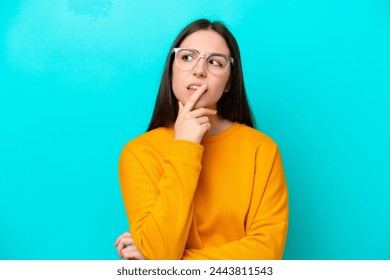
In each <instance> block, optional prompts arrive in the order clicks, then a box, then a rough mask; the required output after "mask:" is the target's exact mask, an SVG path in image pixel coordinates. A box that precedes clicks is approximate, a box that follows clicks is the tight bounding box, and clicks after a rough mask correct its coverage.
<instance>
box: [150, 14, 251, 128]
mask: <svg viewBox="0 0 390 280" xmlns="http://www.w3.org/2000/svg"><path fill="white" fill-rule="evenodd" d="M199 30H213V31H215V32H217V33H218V34H220V35H221V36H222V37H223V38H224V39H225V41H226V44H227V45H228V47H229V50H230V55H231V57H233V58H234V65H232V67H230V78H229V82H228V83H229V87H228V88H229V93H228V94H223V95H222V97H221V98H220V100H219V101H218V103H217V111H218V115H219V116H220V117H222V118H223V119H228V120H230V121H232V122H238V123H242V124H246V125H247V126H250V127H253V126H254V123H253V118H252V112H251V110H250V108H249V104H248V100H247V97H246V91H245V85H244V77H243V73H242V66H241V57H240V50H239V48H238V44H237V41H236V39H235V38H234V36H233V34H232V33H231V32H230V31H229V30H228V29H227V28H226V26H225V25H223V24H222V23H220V22H210V21H209V20H207V19H199V20H197V21H194V22H192V23H190V24H189V25H188V26H186V27H185V28H184V29H183V30H182V31H181V32H180V34H179V35H178V36H177V38H176V40H175V41H174V43H173V45H172V47H171V49H170V50H171V51H170V52H169V54H168V57H167V60H166V62H165V67H164V72H163V75H162V78H161V83H160V88H159V90H158V95H157V99H156V105H155V107H154V111H153V116H152V119H151V121H150V124H149V127H148V131H150V130H152V129H155V128H158V127H168V126H172V125H173V124H174V123H175V121H176V117H177V112H178V100H177V98H176V96H175V94H174V93H173V90H172V64H173V61H174V57H175V56H174V54H173V53H172V49H173V48H176V47H179V46H180V44H181V42H182V41H183V40H184V39H185V38H186V37H187V36H189V35H190V34H192V33H194V32H196V31H199Z"/></svg>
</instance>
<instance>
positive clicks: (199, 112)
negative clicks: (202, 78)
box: [175, 85, 217, 144]
mask: <svg viewBox="0 0 390 280" xmlns="http://www.w3.org/2000/svg"><path fill="white" fill-rule="evenodd" d="M206 88H207V87H206V85H202V86H201V87H200V88H198V89H197V90H196V91H195V92H194V93H193V94H192V95H191V97H190V99H189V100H188V102H187V103H186V104H185V105H183V103H181V102H180V101H179V112H178V115H177V119H176V123H175V139H176V140H187V141H192V142H195V143H198V144H199V143H200V142H201V141H202V138H203V136H204V134H205V133H206V132H207V131H209V130H210V128H211V124H210V121H209V118H208V117H207V116H209V115H215V114H216V113H217V111H216V110H211V109H206V108H199V109H195V110H193V108H194V107H195V104H196V102H198V100H199V98H200V97H201V96H202V94H203V93H204V92H205V91H206Z"/></svg>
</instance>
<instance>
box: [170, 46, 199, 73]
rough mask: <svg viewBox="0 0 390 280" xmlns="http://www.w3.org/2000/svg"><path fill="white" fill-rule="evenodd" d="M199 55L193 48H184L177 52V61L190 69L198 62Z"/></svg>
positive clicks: (181, 65) (184, 67)
mask: <svg viewBox="0 0 390 280" xmlns="http://www.w3.org/2000/svg"><path fill="white" fill-rule="evenodd" d="M198 59H199V55H198V54H197V53H196V52H195V51H193V50H187V49H182V50H179V51H178V52H177V53H176V62H177V64H178V65H179V66H180V67H181V68H182V69H184V70H190V69H192V68H194V67H195V65H196V63H197V62H198Z"/></svg>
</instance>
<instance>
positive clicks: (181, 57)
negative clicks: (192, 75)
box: [172, 48, 234, 76]
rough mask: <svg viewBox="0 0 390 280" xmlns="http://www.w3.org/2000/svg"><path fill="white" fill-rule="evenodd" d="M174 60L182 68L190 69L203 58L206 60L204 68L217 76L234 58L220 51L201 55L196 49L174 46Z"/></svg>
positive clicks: (223, 71) (232, 62)
mask: <svg viewBox="0 0 390 280" xmlns="http://www.w3.org/2000/svg"><path fill="white" fill-rule="evenodd" d="M172 52H174V53H175V62H176V64H177V65H178V66H179V67H180V68H181V69H183V70H186V71H188V70H192V69H194V67H195V66H196V65H197V64H198V62H199V60H200V59H201V58H203V59H204V60H205V61H206V68H207V71H208V72H209V73H210V74H213V75H216V76H219V75H222V74H223V73H225V71H226V69H227V68H228V67H229V64H230V63H231V64H232V65H234V59H233V58H232V57H229V56H227V55H224V54H221V53H215V52H213V53H209V54H208V55H201V54H200V53H199V51H198V50H196V49H187V48H174V49H173V50H172Z"/></svg>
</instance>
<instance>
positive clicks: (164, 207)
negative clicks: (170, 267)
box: [119, 86, 216, 259]
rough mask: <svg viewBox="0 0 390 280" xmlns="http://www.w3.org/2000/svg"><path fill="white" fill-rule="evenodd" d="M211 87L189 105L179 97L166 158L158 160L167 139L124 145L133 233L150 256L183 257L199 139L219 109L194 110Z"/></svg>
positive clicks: (122, 170)
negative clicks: (158, 142) (172, 133)
mask: <svg viewBox="0 0 390 280" xmlns="http://www.w3.org/2000/svg"><path fill="white" fill-rule="evenodd" d="M205 90H206V86H203V87H200V88H199V89H198V90H196V91H195V92H194V94H193V95H191V97H190V98H189V100H188V101H187V103H186V104H185V105H183V104H182V103H181V102H180V101H179V102H178V103H179V104H178V105H179V112H178V116H177V120H176V123H175V136H174V138H175V140H174V141H173V144H172V146H171V147H170V153H169V154H168V155H167V156H166V157H165V158H164V159H163V160H162V161H161V162H159V160H157V158H158V156H159V153H160V152H161V151H159V149H160V148H159V146H160V145H161V144H159V145H156V147H150V146H148V145H147V144H145V145H144V146H136V147H134V143H133V146H129V147H127V148H125V149H124V150H123V151H122V154H121V157H120V161H119V177H120V185H121V190H122V195H123V199H124V202H125V207H126V211H127V216H128V219H129V222H130V230H131V234H132V236H133V238H134V241H135V244H136V246H137V248H138V249H139V250H140V251H141V252H142V254H143V256H144V257H145V258H146V259H180V258H181V256H182V254H183V252H184V247H185V244H186V242H187V239H188V232H189V229H190V226H191V222H192V217H193V211H194V209H193V208H194V205H193V196H194V193H195V190H196V187H197V184H198V179H199V174H200V171H201V160H202V154H203V146H201V145H200V144H199V143H200V142H201V140H202V138H203V135H204V134H205V133H206V132H207V131H208V130H209V129H210V123H209V119H208V117H207V116H208V115H215V114H216V111H215V110H210V109H206V108H198V109H195V110H194V107H195V104H196V102H197V101H198V100H199V98H200V97H201V95H202V94H203V93H204V92H205ZM135 145H136V143H135Z"/></svg>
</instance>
